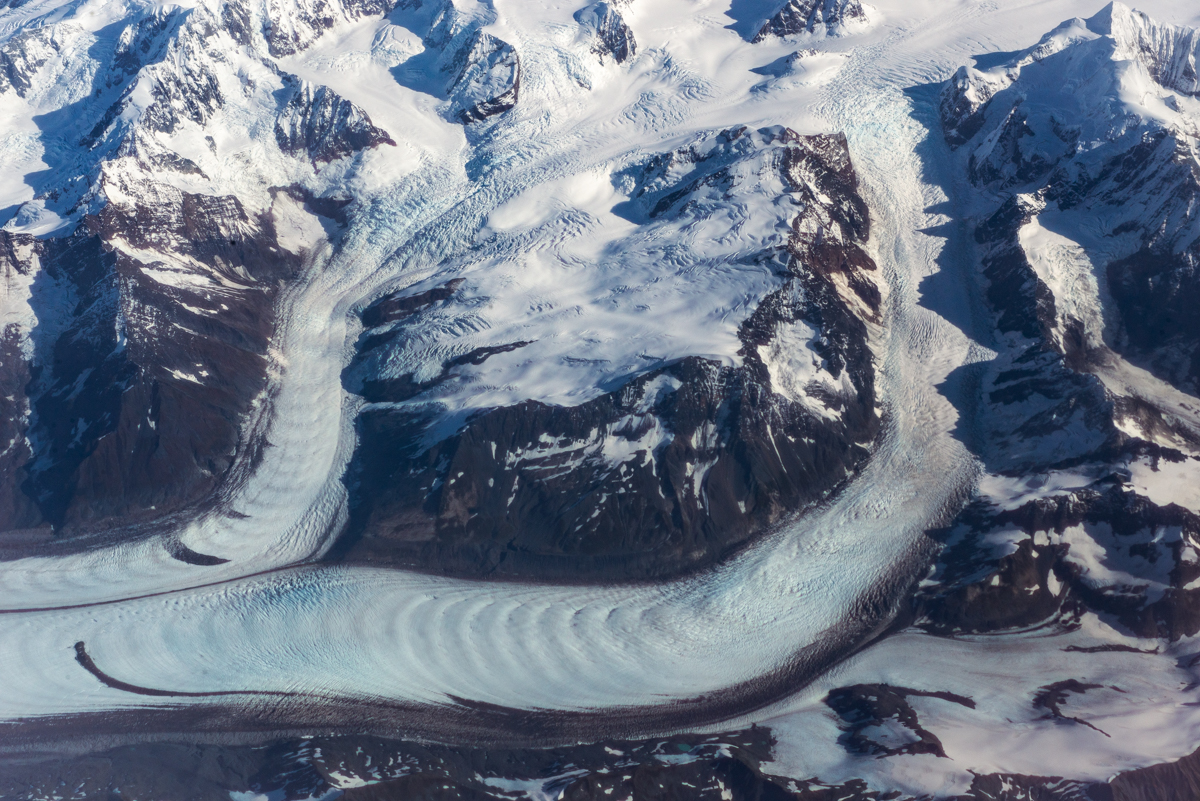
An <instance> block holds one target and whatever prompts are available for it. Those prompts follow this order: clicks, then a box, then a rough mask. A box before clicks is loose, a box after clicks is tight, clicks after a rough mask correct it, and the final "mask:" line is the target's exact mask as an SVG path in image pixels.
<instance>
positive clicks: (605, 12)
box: [575, 2, 637, 64]
mask: <svg viewBox="0 0 1200 801" xmlns="http://www.w3.org/2000/svg"><path fill="white" fill-rule="evenodd" d="M575 18H576V19H577V20H579V23H580V24H581V25H583V26H584V27H586V28H588V29H589V30H591V31H592V35H594V36H595V37H596V41H595V43H594V44H593V45H592V52H594V53H596V55H598V56H600V60H601V61H602V62H603V61H604V59H605V58H612V60H613V61H615V62H617V63H618V64H623V63H625V62H626V61H628V60H629V59H631V58H633V57H634V55H636V54H637V40H636V39H635V38H634V35H633V30H632V29H631V28H630V27H629V25H628V24H627V23H626V22H625V18H624V17H622V16H621V12H620V11H618V10H617V8H616V6H615V5H614V4H613V3H610V2H600V3H594V4H592V5H590V6H588V7H587V8H584V9H582V10H581V11H579V12H578V13H577V14H576V15H575Z"/></svg>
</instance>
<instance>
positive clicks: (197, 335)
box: [0, 4, 394, 531]
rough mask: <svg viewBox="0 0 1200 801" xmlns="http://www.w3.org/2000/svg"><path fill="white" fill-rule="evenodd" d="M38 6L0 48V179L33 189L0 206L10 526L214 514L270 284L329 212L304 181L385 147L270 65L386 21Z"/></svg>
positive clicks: (245, 408) (270, 301)
mask: <svg viewBox="0 0 1200 801" xmlns="http://www.w3.org/2000/svg"><path fill="white" fill-rule="evenodd" d="M20 10H25V9H24V8H22V9H20ZM38 10H39V11H40V16H37V17H34V18H33V19H32V20H31V21H29V22H26V23H25V25H24V26H23V27H22V28H21V29H20V30H19V31H17V32H15V33H14V34H13V35H12V36H10V37H9V38H7V40H6V41H4V42H3V44H2V45H0V50H2V51H3V53H5V54H6V55H5V56H4V58H5V59H6V62H5V64H6V69H5V71H4V75H5V79H4V82H3V83H2V84H0V89H2V90H3V97H4V102H5V106H6V109H7V110H8V113H9V114H10V115H11V119H12V121H13V123H14V124H11V125H8V126H7V127H6V128H5V130H4V134H3V136H4V140H5V146H4V148H3V153H4V156H3V159H4V162H5V164H4V169H6V170H7V171H9V173H10V174H15V175H24V176H25V180H24V181H20V180H15V181H10V182H8V184H7V187H8V188H7V191H8V193H9V196H8V197H6V199H5V200H4V201H0V204H2V205H9V209H8V213H7V214H6V215H5V216H6V217H7V218H8V219H7V221H6V223H5V225H4V229H3V231H0V243H2V247H3V252H4V257H3V268H4V272H5V276H6V287H7V292H6V296H5V306H4V315H5V326H6V328H5V330H6V332H7V337H8V338H7V342H8V343H9V345H8V349H7V351H6V353H7V354H10V355H11V357H12V358H8V359H6V360H5V362H4V368H3V369H4V372H5V373H6V375H7V376H8V380H9V381H10V382H13V383H14V384H18V383H19V384H23V385H24V386H22V387H21V392H20V393H19V394H17V395H16V396H15V397H13V398H12V400H11V401H10V405H9V406H8V407H7V408H6V410H5V416H6V421H5V425H6V427H8V428H10V429H11V430H12V433H13V435H12V437H11V438H10V440H9V445H8V447H7V448H6V450H5V453H4V456H3V467H2V468H0V474H2V475H3V476H4V479H3V487H4V489H3V492H4V502H3V504H0V509H2V510H3V519H4V525H5V527H6V528H10V529H11V528H17V529H38V528H39V527H44V526H47V525H48V526H51V527H53V528H54V529H56V530H58V531H76V530H89V529H91V530H95V529H96V528H97V527H100V528H101V529H103V530H111V529H112V528H113V527H114V526H118V527H119V526H128V525H131V524H136V523H140V522H143V521H147V520H152V519H156V518H161V517H162V516H163V515H166V514H170V513H175V512H180V511H182V510H184V509H188V508H190V507H192V506H193V505H194V504H196V503H201V504H204V503H208V504H211V503H212V502H213V499H214V493H216V492H218V491H219V488H220V487H222V486H227V485H228V484H229V482H230V481H231V480H236V479H234V475H235V474H236V473H237V472H238V471H237V469H236V468H235V465H237V464H238V463H243V464H244V463H246V462H247V461H250V462H252V461H253V460H254V458H255V456H254V453H253V451H254V449H255V448H257V447H260V446H258V445H255V444H254V443H252V442H251V441H250V440H249V437H248V436H247V432H248V431H249V430H250V429H251V428H252V427H253V425H254V423H253V422H252V421H253V420H255V419H256V418H257V417H259V416H261V415H262V414H263V413H264V410H265V407H266V406H267V405H268V396H269V394H270V393H269V390H268V384H269V375H268V374H269V372H270V370H271V369H272V368H271V362H272V359H271V357H270V356H269V353H268V351H269V347H270V346H269V343H270V340H271V338H272V336H273V334H274V330H273V328H274V324H273V318H274V305H275V303H276V299H277V297H278V294H279V289H280V286H281V285H282V284H284V283H286V282H287V281H289V280H291V279H293V278H295V277H296V276H297V275H298V274H299V271H300V270H301V268H302V265H303V264H304V262H305V260H306V258H307V257H308V256H309V254H310V252H316V251H319V250H320V247H321V245H322V243H323V242H325V241H326V240H327V238H328V231H333V230H334V229H336V228H337V226H338V218H339V216H340V214H339V212H338V206H339V205H340V204H339V200H338V198H337V197H336V196H329V197H327V198H323V199H321V200H317V199H316V197H315V194H314V193H313V192H312V191H310V190H308V189H306V188H304V187H303V186H302V183H303V182H304V181H306V180H311V179H312V177H313V175H314V174H315V168H316V165H318V164H323V163H325V162H330V161H334V160H341V161H342V162H349V161H352V157H353V156H354V155H355V154H356V153H358V152H360V151H362V150H363V149H364V148H370V147H373V146H377V145H394V142H393V141H392V139H391V138H390V137H389V135H388V134H387V133H386V132H384V131H382V130H381V129H379V128H377V127H375V126H374V125H372V124H371V122H370V120H369V119H368V117H367V116H366V114H365V113H364V112H363V111H362V110H361V109H360V108H358V107H356V106H355V105H354V104H353V103H350V102H349V101H347V100H344V99H342V98H340V97H338V96H337V94H336V93H334V92H333V91H332V90H330V89H328V88H327V87H319V86H313V85H311V84H308V83H306V82H304V81H302V80H300V79H298V78H296V77H295V76H293V75H290V74H288V73H286V72H284V71H282V70H280V69H279V67H278V65H277V63H276V62H275V61H274V60H273V58H272V57H273V56H279V55H283V54H288V53H293V52H295V51H296V50H297V49H300V48H302V47H304V46H306V45H307V44H310V43H311V42H312V41H313V40H314V39H315V38H316V37H317V36H318V35H319V33H320V32H321V31H322V30H323V29H324V28H326V27H329V26H330V25H332V24H333V23H334V20H335V19H343V20H344V19H353V18H356V17H359V16H361V15H363V14H368V13H370V14H376V13H380V12H381V11H383V10H384V9H382V8H380V7H376V6H371V5H367V6H363V7H359V6H348V7H345V8H343V7H340V6H338V7H334V6H327V5H323V4H322V5H319V6H317V7H313V8H303V7H300V6H291V5H289V6H288V7H287V13H286V14H282V13H279V12H278V10H274V11H273V10H272V9H271V8H269V7H267V6H263V7H253V8H251V7H243V6H241V5H238V4H223V5H220V6H214V7H212V8H209V7H206V6H199V7H195V8H179V7H160V6H156V5H152V4H151V5H146V6H135V7H132V8H130V9H127V10H125V11H124V12H123V13H121V14H120V15H117V16H111V15H113V13H114V11H115V9H112V8H111V7H109V6H104V5H102V4H101V5H99V6H95V7H93V6H88V5H86V4H85V5H78V4H77V5H76V6H60V7H58V8H55V9H46V8H40V9H38ZM14 11H16V9H14ZM105 14H108V15H110V16H109V17H106V16H105ZM268 20H271V21H270V22H269V23H268ZM22 121H23V122H22ZM344 202H345V201H341V203H342V204H344ZM10 204H11V205H10ZM342 222H344V219H343V220H342Z"/></svg>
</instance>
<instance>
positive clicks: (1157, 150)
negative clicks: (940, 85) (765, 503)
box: [920, 3, 1200, 639]
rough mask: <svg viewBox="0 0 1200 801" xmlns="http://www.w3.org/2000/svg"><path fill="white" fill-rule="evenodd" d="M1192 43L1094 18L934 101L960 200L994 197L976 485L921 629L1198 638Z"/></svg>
mask: <svg viewBox="0 0 1200 801" xmlns="http://www.w3.org/2000/svg"><path fill="white" fill-rule="evenodd" d="M1196 42H1197V33H1196V31H1194V30H1190V29H1185V28H1177V27H1172V26H1169V25H1160V24H1158V23H1155V22H1153V21H1152V20H1150V19H1149V18H1147V17H1146V16H1145V15H1142V14H1140V13H1138V12H1134V11H1131V10H1129V9H1128V8H1126V7H1124V6H1122V5H1120V4H1116V3H1114V4H1113V5H1111V6H1110V7H1108V8H1106V9H1105V10H1104V11H1102V12H1100V13H1099V14H1098V15H1096V16H1095V17H1093V18H1091V19H1088V20H1078V19H1077V20H1071V21H1068V22H1066V23H1064V24H1063V25H1062V26H1060V27H1059V28H1058V29H1056V30H1055V31H1053V32H1051V33H1050V34H1048V35H1047V36H1046V37H1045V38H1044V39H1043V40H1042V41H1041V42H1040V43H1039V44H1038V45H1037V46H1035V47H1033V48H1031V49H1030V50H1028V51H1025V52H1024V53H1021V54H1018V55H1017V56H1016V57H1015V58H1014V59H1013V60H1012V61H1011V62H1009V63H1008V64H1005V65H1002V66H1000V67H997V68H995V69H993V70H990V71H987V72H980V71H978V70H972V69H968V68H963V69H960V70H959V71H958V73H956V74H955V76H954V77H953V78H952V79H951V80H950V81H949V82H948V83H947V85H946V87H945V88H944V91H943V95H942V101H941V113H942V118H943V126H944V130H945V133H946V141H947V143H948V144H949V145H950V146H951V147H952V148H956V149H957V154H956V158H957V162H956V163H957V164H958V165H959V167H960V169H961V176H962V178H963V179H964V183H965V184H966V185H967V186H968V187H970V189H969V190H968V191H972V192H977V193H978V197H981V198H983V197H986V198H998V199H999V202H998V203H997V201H995V200H992V201H990V203H991V205H989V204H988V202H981V203H980V204H979V208H981V209H983V211H982V213H981V214H980V215H979V217H978V218H977V219H976V220H975V226H974V237H973V238H974V244H975V251H976V254H977V256H978V264H979V267H980V277H981V279H982V281H983V282H984V286H985V296H986V299H987V302H988V305H989V306H990V308H991V311H992V313H993V315H994V321H995V325H996V328H997V332H998V336H997V351H998V355H997V357H996V359H995V360H994V361H993V362H992V363H990V364H988V365H987V366H986V367H985V369H984V370H983V371H982V373H981V397H980V404H981V405H980V407H979V408H980V411H979V417H980V419H981V420H982V421H983V422H982V426H981V429H982V430H981V432H980V436H979V441H978V443H977V447H978V449H979V452H980V454H981V456H982V457H983V460H984V463H985V466H986V468H987V470H988V471H989V472H990V473H991V474H992V476H990V477H989V478H988V479H986V480H985V481H984V483H983V484H982V485H981V489H980V493H979V497H978V498H977V499H976V501H975V502H974V503H972V504H971V505H970V506H969V507H968V509H967V510H966V511H965V512H964V513H963V515H962V516H961V517H960V518H959V520H958V521H957V522H956V523H955V524H954V525H953V526H951V528H950V529H948V530H947V531H946V532H944V533H943V534H942V535H941V536H942V538H943V539H944V540H945V541H946V543H947V547H946V549H945V551H944V552H943V557H942V563H941V565H940V567H939V570H938V574H937V576H938V577H937V580H936V582H934V583H933V584H932V585H930V588H928V589H927V590H926V591H923V593H922V597H921V601H920V603H921V604H922V610H923V612H922V614H923V615H924V616H925V618H924V619H925V624H924V625H926V626H928V627H929V628H930V629H932V630H936V631H939V632H946V633H949V632H959V631H991V630H998V629H1005V628H1019V627H1026V626H1031V625H1035V624H1037V623H1040V622H1044V621H1047V620H1058V621H1059V622H1060V623H1061V624H1063V625H1067V626H1070V625H1074V622H1075V621H1076V620H1077V619H1078V618H1079V617H1080V616H1081V615H1082V614H1083V613H1084V612H1086V611H1088V610H1093V611H1099V612H1102V613H1105V614H1107V615H1110V616H1112V618H1114V619H1116V620H1119V621H1120V624H1121V625H1122V626H1123V627H1125V629H1126V630H1128V631H1130V632H1132V633H1134V634H1136V635H1137V636H1141V637H1150V638H1156V637H1161V638H1167V639H1178V638H1180V637H1187V636H1192V635H1194V634H1195V633H1196V632H1197V631H1200V597H1198V596H1196V595H1195V591H1194V590H1193V589H1189V586H1190V584H1191V582H1192V581H1193V578H1194V576H1195V575H1197V570H1200V557H1197V555H1196V551H1195V543H1196V541H1197V540H1196V538H1197V536H1200V529H1198V526H1200V517H1198V516H1197V515H1198V513H1200V505H1197V499H1196V498H1193V497H1192V493H1191V492H1190V491H1188V490H1185V489H1184V488H1185V487H1191V486H1196V482H1197V481H1198V480H1200V459H1198V458H1197V457H1198V456H1200V417H1198V416H1197V409H1200V406H1197V405H1196V398H1197V394H1198V390H1200V383H1198V382H1197V371H1196V364H1197V362H1196V358H1197V355H1196V354H1197V353H1200V337H1198V336H1197V316H1196V315H1195V314H1194V313H1193V312H1191V311H1190V310H1191V309H1194V304H1195V303H1196V300H1197V299H1200V294H1198V293H1200V272H1198V271H1197V264H1198V256H1200V221H1198V220H1197V218H1196V208H1197V203H1198V201H1200V183H1197V177H1196V176H1197V175H1200V161H1197V158H1196V139H1195V131H1196V121H1197V118H1196V115H1195V113H1194V112H1189V111H1188V110H1187V109H1189V108H1194V107H1193V106H1188V105H1186V104H1185V103H1183V101H1182V98H1184V97H1185V96H1187V95H1189V94H1192V93H1194V92H1195V88H1196V84H1195V73H1194V66H1193V65H1194V61H1195V54H1196ZM1064 82H1065V84H1066V85H1071V86H1078V87H1080V88H1079V89H1078V91H1076V92H1074V93H1073V95H1072V96H1071V98H1070V99H1069V100H1067V101H1064V99H1063V95H1062V94H1061V93H1060V92H1059V90H1058V87H1061V86H1062V85H1064ZM1133 86H1141V87H1146V86H1149V87H1153V92H1154V93H1156V94H1152V93H1145V94H1142V95H1141V96H1140V98H1141V99H1140V100H1138V101H1133V100H1130V99H1129V98H1130V97H1132V96H1134V95H1133V94H1132V93H1131V92H1130V91H1129V87H1133ZM1152 97H1153V99H1151V98H1152ZM1138 103H1148V104H1151V105H1153V107H1154V108H1153V109H1151V108H1148V107H1145V106H1141V105H1138ZM1159 107H1161V108H1162V109H1163V112H1164V113H1163V114H1159V113H1157V111H1156V110H1155V109H1157V108H1159ZM1097 223H1098V225H1099V228H1100V230H1096V226H1097Z"/></svg>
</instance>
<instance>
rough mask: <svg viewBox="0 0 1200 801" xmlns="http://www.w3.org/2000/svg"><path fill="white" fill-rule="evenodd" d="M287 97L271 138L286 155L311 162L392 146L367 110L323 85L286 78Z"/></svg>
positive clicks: (389, 138) (386, 135) (386, 134)
mask: <svg viewBox="0 0 1200 801" xmlns="http://www.w3.org/2000/svg"><path fill="white" fill-rule="evenodd" d="M290 83H292V84H293V86H294V88H293V91H292V96H291V99H289V100H288V102H287V105H286V106H285V107H284V109H283V111H281V112H280V114H279V119H278V120H277V121H276V123H275V140H276V142H278V143H279V149H280V150H282V151H283V152H284V153H287V154H288V155H292V156H295V155H305V156H307V157H308V158H309V159H311V160H312V161H313V162H314V163H320V162H327V161H334V160H335V159H339V158H341V157H343V156H349V155H352V154H354V153H357V152H358V151H360V150H366V149H367V148H370V147H375V146H376V145H395V144H396V143H395V142H394V141H393V140H392V137H390V136H388V133H387V131H384V130H383V129H381V128H376V127H375V126H374V125H372V124H371V120H370V118H369V117H368V116H367V113H366V112H365V111H363V110H362V109H360V108H359V107H358V106H356V105H354V104H353V103H351V102H350V101H349V100H346V99H344V98H342V97H340V96H339V95H338V94H337V93H336V92H334V91H333V90H332V89H330V88H329V87H327V86H313V85H312V84H310V83H309V82H308V81H301V80H298V79H295V78H290Z"/></svg>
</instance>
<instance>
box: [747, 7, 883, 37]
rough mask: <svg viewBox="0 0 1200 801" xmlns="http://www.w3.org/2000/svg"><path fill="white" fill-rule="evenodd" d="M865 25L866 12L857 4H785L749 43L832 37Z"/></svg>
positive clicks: (866, 19)
mask: <svg viewBox="0 0 1200 801" xmlns="http://www.w3.org/2000/svg"><path fill="white" fill-rule="evenodd" d="M867 21H868V18H867V12H866V9H865V8H864V7H863V4H862V3H861V2H859V0H788V1H787V2H786V3H785V4H784V5H783V7H782V8H780V9H779V10H778V11H776V12H775V15H774V16H773V17H771V18H770V19H769V20H767V22H766V24H765V25H763V26H762V28H761V29H759V31H758V33H757V34H756V35H755V37H754V40H753V41H755V42H761V41H762V40H763V39H766V38H767V37H768V36H792V35H795V34H798V33H813V32H816V31H823V32H825V33H836V32H838V31H839V30H842V29H844V28H846V27H848V26H855V25H865V24H866V23H867Z"/></svg>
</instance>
